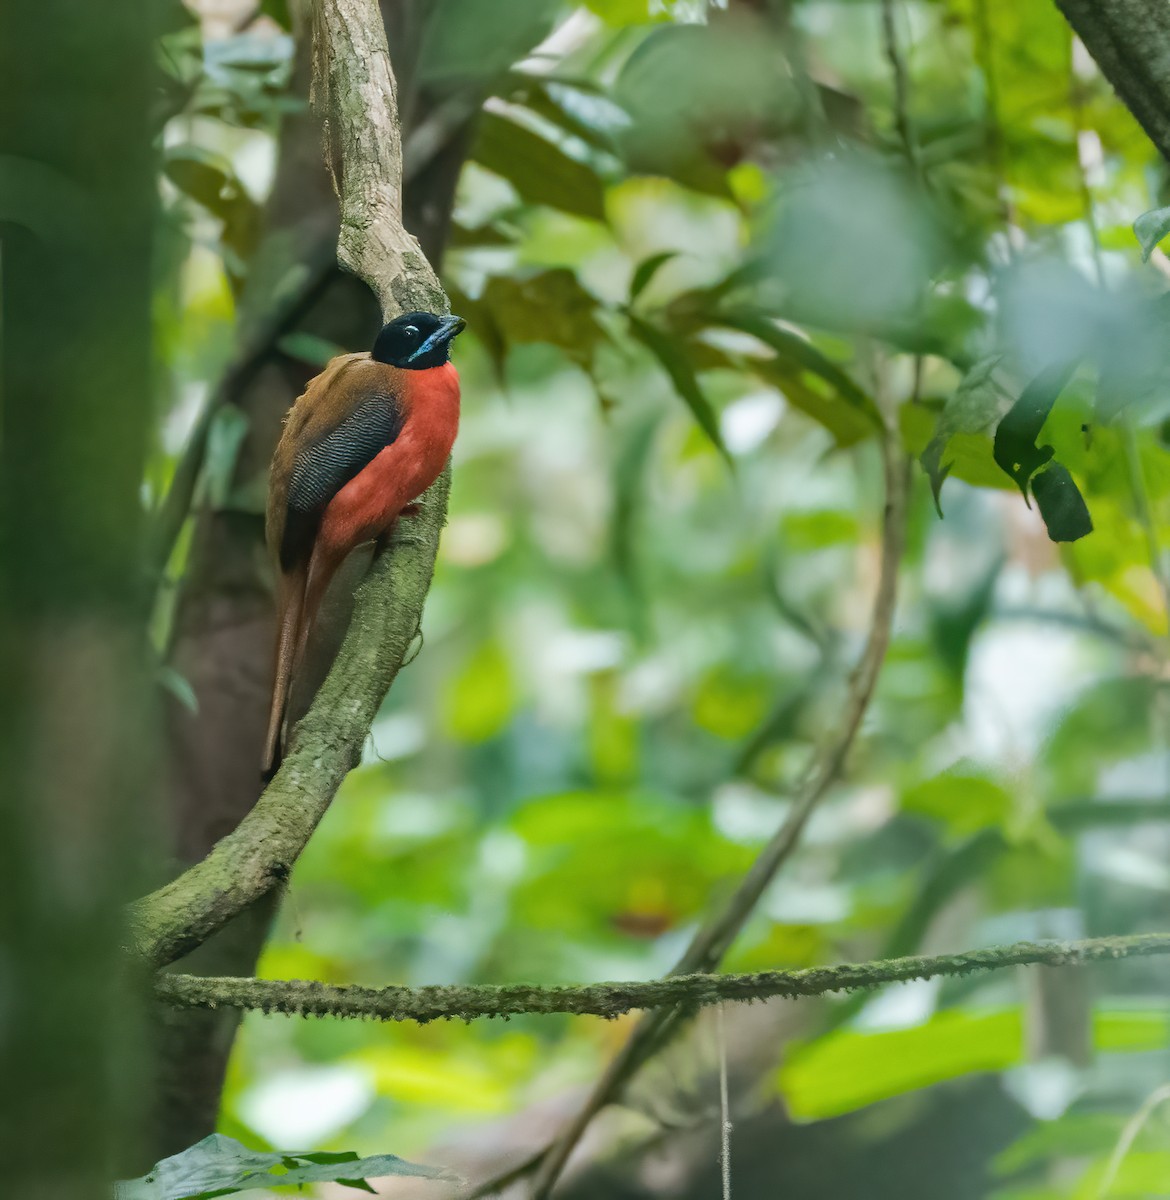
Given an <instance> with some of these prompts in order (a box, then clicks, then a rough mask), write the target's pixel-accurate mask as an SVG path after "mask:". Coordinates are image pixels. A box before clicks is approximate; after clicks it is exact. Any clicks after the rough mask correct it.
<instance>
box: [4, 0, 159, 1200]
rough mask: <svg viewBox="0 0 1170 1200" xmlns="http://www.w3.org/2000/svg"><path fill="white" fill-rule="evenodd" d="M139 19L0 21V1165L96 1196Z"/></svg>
mask: <svg viewBox="0 0 1170 1200" xmlns="http://www.w3.org/2000/svg"><path fill="white" fill-rule="evenodd" d="M153 10H154V6H153V5H149V4H147V3H146V2H145V0H126V2H125V3H121V4H118V5H113V6H110V5H76V4H73V3H71V2H70V0H45V2H44V3H41V4H37V5H27V4H10V5H3V6H0V263H2V276H3V291H2V297H0V304H2V308H0V321H2V326H0V328H2V333H3V341H2V344H0V354H2V366H0V389H2V402H3V412H2V422H0V781H2V783H0V878H2V879H3V889H4V902H3V903H0V1078H3V1079H4V1081H5V1086H4V1088H3V1099H2V1100H0V1131H2V1132H0V1142H2V1145H3V1152H2V1154H0V1171H2V1173H3V1178H4V1187H5V1192H6V1194H9V1195H12V1196H20V1197H22V1200H35V1198H37V1197H46V1198H47V1197H52V1198H53V1200H74V1198H76V1200H92V1198H94V1197H98V1196H103V1195H105V1194H107V1192H108V1187H109V1180H110V1178H111V1176H112V1174H113V1172H114V1171H115V1170H117V1169H119V1167H120V1165H121V1164H120V1162H119V1161H118V1160H119V1159H121V1160H122V1161H125V1149H126V1147H125V1142H124V1141H123V1136H124V1135H128V1133H129V1131H131V1130H136V1129H137V1128H138V1125H139V1122H138V1120H137V1107H138V1100H139V1098H140V1097H141V1095H142V1086H141V1084H142V1080H141V1079H140V1078H139V1077H138V1074H139V1073H138V1072H137V1070H136V1067H137V1066H138V1065H140V1059H139V1054H140V1050H141V1047H142V1045H143V1041H144V1039H143V1037H142V1030H141V1029H140V1028H138V1027H137V1022H138V1017H139V1010H138V1008H137V1005H136V1004H135V1003H134V1001H133V999H132V991H133V989H131V988H130V987H129V986H128V983H129V980H128V978H127V975H126V972H125V971H123V970H122V969H120V966H119V962H120V957H121V956H120V944H121V936H120V909H121V906H122V904H123V902H124V901H125V900H127V899H129V898H130V896H131V895H133V894H134V892H135V891H136V890H137V887H136V876H137V875H138V870H137V868H138V865H139V864H142V863H145V862H149V860H150V859H151V857H152V854H153V853H154V851H155V849H156V847H155V846H154V845H153V844H152V843H150V841H149V839H148V837H147V832H148V830H149V829H150V823H149V821H144V819H143V816H144V811H145V805H146V798H147V795H148V787H147V781H146V778H145V774H146V772H145V768H146V766H147V763H146V761H145V758H146V751H145V750H144V747H147V746H150V745H151V744H152V741H153V739H152V737H151V734H150V731H149V730H148V729H147V728H145V727H144V724H145V713H146V711H147V706H146V705H145V703H144V700H145V695H144V688H145V685H146V680H147V673H146V663H145V661H144V654H143V646H144V644H145V639H144V635H143V629H144V620H143V616H144V607H143V595H142V586H141V584H142V580H141V568H140V557H139V549H140V545H139V543H140V534H141V520H140V516H141V500H140V488H141V481H142V476H143V459H144V454H145V447H146V442H147V432H148V427H149V420H150V390H149V388H150V358H151V330H150V299H151V294H150V293H151V277H150V252H151V246H150V241H151V230H152V227H153V223H154V194H155V193H154V189H155V176H154V168H153V163H152V159H151V149H150V130H149V128H148V115H149V110H150V103H151V99H152V96H151V72H150V63H151V61H152V59H151V56H152V52H153V45H152V43H153V29H152V26H153V21H152V13H153Z"/></svg>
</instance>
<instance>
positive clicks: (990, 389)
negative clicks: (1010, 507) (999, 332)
mask: <svg viewBox="0 0 1170 1200" xmlns="http://www.w3.org/2000/svg"><path fill="white" fill-rule="evenodd" d="M999 363H1000V356H999V355H994V356H992V357H990V358H984V359H980V360H979V362H977V363H975V365H974V366H973V367H972V368H971V369H970V370H969V371H968V372H967V374H966V375H965V376H964V377H963V380H962V382H961V383H960V384H959V386H958V389H957V390H956V391H955V393H954V395H952V396H951V397H950V398H949V399H948V400H947V402H946V405H945V406H944V408H943V410H942V413H941V415H940V416H939V419H938V424H937V425H936V426H935V429H934V435H933V436H932V437H931V439H930V442H929V443H928V444H927V447H926V449H925V450H923V452H922V455H921V456H920V458H919V460H918V461H919V462H920V463H921V464H922V469H923V470H924V471H925V472H926V474H927V477H928V478H929V479H930V490H931V492H933V494H934V506H935V508H936V509H937V510H938V515H939V516H940V517H941V516H942V501H941V494H942V485H943V483H944V482H945V480H946V477H947V476H948V475H949V474H950V473H951V468H952V467H953V466H954V459H953V458H952V459H951V460H950V461H948V462H945V463H944V462H943V455H944V454H946V451H947V447H948V446H949V445H950V443H951V438H953V437H954V436H955V435H956V434H959V433H982V432H983V431H984V430H986V429H989V428H990V427H991V425H992V424H993V422H994V421H995V420H996V418H998V417H1000V416H1001V415H1002V414H1003V407H1004V406H1003V400H1002V398H1001V396H1000V393H999V391H998V389H997V388H996V386H995V380H994V375H995V369H996V367H998V366H999Z"/></svg>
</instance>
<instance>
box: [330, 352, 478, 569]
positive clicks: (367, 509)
mask: <svg viewBox="0 0 1170 1200" xmlns="http://www.w3.org/2000/svg"><path fill="white" fill-rule="evenodd" d="M399 378H400V380H401V389H402V390H401V395H400V400H401V403H402V406H403V408H404V409H405V410H406V419H405V421H404V423H403V426H402V431H401V432H400V433H399V435H398V437H396V438H395V439H394V441H393V442H392V443H391V444H390V445H389V446H387V447H386V449H385V450H383V451H382V452H381V453H380V454H378V455H377V457H376V458H374V460H373V461H372V462H371V463H370V464H369V465H368V466H367V467H365V468H364V469H363V470H362V471H361V472H359V474H357V475H356V476H355V477H354V478H353V479H351V480H350V481H349V483H347V484H346V485H345V487H343V488H342V489H341V491H339V492H338V493H337V495H336V496H334V497H333V499H332V500H331V501H330V502H329V506H328V507H327V508H326V509H325V514H324V517H323V519H322V522H321V530H320V533H319V534H318V539H317V540H318V545H320V546H322V548H324V549H326V550H327V551H332V552H333V553H334V554H336V555H339V556H344V555H345V554H348V553H349V551H350V550H352V549H354V547H355V546H359V545H361V543H362V542H366V541H369V540H370V539H371V538H374V537H378V536H380V535H381V534H383V533H385V532H386V530H388V529H389V528H390V526H391V525H392V524H393V523H394V520H395V518H396V517H397V516H398V514H399V513H400V512H402V510H403V509H404V508H405V507H406V506H407V505H408V504H410V503H411V501H413V500H417V499H418V497H419V496H421V495H422V494H423V492H425V491H426V490H427V488H429V487H430V486H431V484H432V483H434V482H435V480H436V479H437V478H438V477H439V475H440V473H441V472H442V470H443V468H444V466H446V464H447V459H448V458H449V457H450V454H451V447H452V446H453V445H454V444H455V434H456V433H457V432H458V429H459V373H458V372H457V371H456V370H455V366H454V364H453V363H449V362H448V363H444V364H443V365H442V366H441V367H431V368H429V369H428V370H425V371H403V372H401V374H400V376H399Z"/></svg>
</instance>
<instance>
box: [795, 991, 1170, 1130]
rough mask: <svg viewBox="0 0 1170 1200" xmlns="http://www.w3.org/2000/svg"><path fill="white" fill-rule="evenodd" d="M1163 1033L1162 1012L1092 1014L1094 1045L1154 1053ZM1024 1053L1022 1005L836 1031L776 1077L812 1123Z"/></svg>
mask: <svg viewBox="0 0 1170 1200" xmlns="http://www.w3.org/2000/svg"><path fill="white" fill-rule="evenodd" d="M1168 1033H1170V1018H1168V1017H1167V1015H1166V1014H1165V1013H1163V1012H1158V1011H1154V1010H1150V1011H1129V1012H1125V1011H1122V1012H1097V1013H1094V1014H1093V1042H1094V1045H1095V1046H1096V1048H1097V1049H1098V1050H1112V1051H1118V1052H1127V1051H1128V1052H1132V1051H1140V1050H1157V1049H1160V1048H1161V1047H1162V1046H1163V1045H1164V1044H1165V1041H1166V1036H1167V1034H1168ZM1023 1056H1024V1018H1023V1013H1022V1011H1021V1010H1020V1009H1018V1008H1012V1009H1007V1010H1003V1011H1000V1012H984V1013H971V1012H962V1011H959V1010H956V1009H951V1010H948V1011H946V1012H941V1013H938V1014H937V1015H936V1016H934V1017H932V1018H931V1019H930V1020H929V1021H926V1022H924V1023H923V1024H921V1025H916V1026H914V1027H913V1028H910V1029H894V1030H890V1031H888V1032H884V1033H872V1032H868V1031H861V1030H855V1029H848V1030H838V1031H837V1032H835V1033H831V1034H829V1035H828V1036H827V1037H823V1038H821V1039H820V1040H819V1041H816V1042H813V1043H811V1044H810V1045H807V1046H805V1047H803V1048H802V1049H800V1050H797V1051H796V1052H794V1053H793V1054H792V1055H791V1056H790V1057H789V1059H788V1061H787V1062H785V1064H784V1065H783V1066H782V1067H781V1069H780V1076H779V1082H780V1089H781V1091H782V1093H783V1095H784V1099H785V1102H786V1103H787V1105H788V1109H789V1111H790V1112H791V1113H792V1115H793V1116H794V1117H796V1118H798V1119H800V1120H806V1121H816V1120H822V1119H824V1118H826V1117H835V1116H840V1115H841V1114H842V1113H847V1112H852V1111H854V1110H855V1109H858V1108H864V1107H865V1106H866V1105H868V1104H874V1103H876V1102H877V1101H878V1100H884V1099H887V1098H888V1097H890V1096H898V1095H902V1094H903V1093H905V1092H911V1091H916V1090H917V1089H919V1088H924V1087H930V1086H931V1085H932V1084H936V1083H941V1082H943V1080H946V1079H956V1078H958V1077H959V1076H961V1075H972V1074H977V1073H981V1072H987V1071H1003V1070H1006V1069H1007V1068H1008V1067H1011V1066H1014V1065H1015V1064H1016V1063H1018V1062H1021V1061H1022V1060H1023Z"/></svg>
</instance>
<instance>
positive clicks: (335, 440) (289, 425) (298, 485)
mask: <svg viewBox="0 0 1170 1200" xmlns="http://www.w3.org/2000/svg"><path fill="white" fill-rule="evenodd" d="M398 376H399V372H398V371H397V370H395V368H393V367H388V366H386V365H385V364H383V363H375V362H373V361H372V360H371V359H370V357H369V355H368V354H349V355H345V356H343V357H341V358H336V359H334V360H333V361H332V362H331V363H330V364H329V366H328V367H326V369H325V370H324V371H323V372H322V373H321V374H320V375H318V376H317V377H316V378H315V379H313V380H311V381H310V383H309V386H308V387H307V388H306V389H305V393H304V395H303V396H301V397H300V399H299V400H297V402H296V404H294V405H293V407H292V409H291V411H290V412H289V416H288V420H287V422H286V424H285V428H284V433H283V434H282V436H281V439H280V444H279V445H278V446H277V449H276V455H275V456H274V458H273V462H272V476H271V483H270V486H269V497H268V514H267V537H268V544H269V547H270V549H271V550H272V551H273V552H274V553H275V554H276V555H277V556H278V558H279V562H280V567H281V570H282V571H285V572H288V571H290V570H292V568H293V567H294V566H296V565H297V564H298V563H301V562H304V561H306V560H307V559H308V556H309V554H310V553H311V551H312V547H313V541H314V539H315V538H316V535H317V530H318V528H319V526H320V523H321V517H322V515H323V514H324V512H325V509H326V507H327V506H328V504H329V501H330V500H332V499H333V497H334V496H336V495H337V493H338V492H339V491H340V490H341V489H342V488H343V487H344V486H345V485H346V484H347V483H348V482H349V481H350V480H351V479H353V478H354V476H355V475H357V474H358V473H359V472H360V471H361V470H362V468H363V467H365V466H367V465H368V464H369V463H370V462H371V461H372V460H373V459H374V458H375V457H376V456H377V455H378V454H379V453H380V452H381V451H382V450H384V449H385V448H386V447H387V446H388V445H390V444H391V443H392V442H393V441H394V439H395V438H396V437H397V436H398V434H399V433H400V432H401V430H402V426H403V422H404V420H405V409H404V406H403V404H402V401H401V394H402V389H401V387H400V380H399V378H398Z"/></svg>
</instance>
